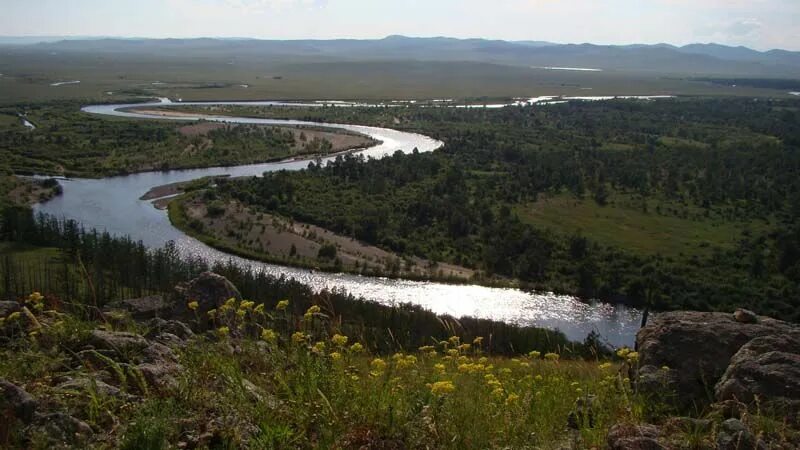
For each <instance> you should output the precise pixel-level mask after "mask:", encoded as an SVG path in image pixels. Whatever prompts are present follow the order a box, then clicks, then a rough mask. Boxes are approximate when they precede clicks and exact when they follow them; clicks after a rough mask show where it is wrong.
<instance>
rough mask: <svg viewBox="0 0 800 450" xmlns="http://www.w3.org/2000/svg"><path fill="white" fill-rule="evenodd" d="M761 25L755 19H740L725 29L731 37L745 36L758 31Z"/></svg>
mask: <svg viewBox="0 0 800 450" xmlns="http://www.w3.org/2000/svg"><path fill="white" fill-rule="evenodd" d="M762 26H763V25H762V24H761V22H760V21H758V20H757V19H741V20H737V21H735V22H733V23H732V24H730V25H728V27H727V28H726V30H725V31H727V33H728V34H729V35H730V36H732V37H746V36H751V35H753V34H755V33H758V31H759V30H761V27H762Z"/></svg>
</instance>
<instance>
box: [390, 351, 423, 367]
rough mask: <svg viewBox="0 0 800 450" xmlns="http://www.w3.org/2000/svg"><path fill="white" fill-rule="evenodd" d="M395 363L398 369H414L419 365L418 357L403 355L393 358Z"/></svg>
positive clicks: (396, 355) (398, 354)
mask: <svg viewBox="0 0 800 450" xmlns="http://www.w3.org/2000/svg"><path fill="white" fill-rule="evenodd" d="M392 359H393V360H394V363H395V364H396V365H397V368H398V369H408V368H410V367H414V366H416V365H417V357H416V356H414V355H403V354H402V353H396V354H395V355H394V356H392Z"/></svg>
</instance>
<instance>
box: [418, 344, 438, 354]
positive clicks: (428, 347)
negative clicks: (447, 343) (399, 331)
mask: <svg viewBox="0 0 800 450" xmlns="http://www.w3.org/2000/svg"><path fill="white" fill-rule="evenodd" d="M417 350H419V351H420V352H423V353H429V352H431V351H436V349H434V348H433V346H432V345H423V346H422V347H420V348H418V349H417Z"/></svg>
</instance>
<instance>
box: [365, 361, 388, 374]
mask: <svg viewBox="0 0 800 450" xmlns="http://www.w3.org/2000/svg"><path fill="white" fill-rule="evenodd" d="M369 365H370V366H372V368H373V369H375V370H376V371H378V372H383V371H384V370H386V361H384V360H382V359H380V358H375V359H373V360H372V362H371V363H370V364H369Z"/></svg>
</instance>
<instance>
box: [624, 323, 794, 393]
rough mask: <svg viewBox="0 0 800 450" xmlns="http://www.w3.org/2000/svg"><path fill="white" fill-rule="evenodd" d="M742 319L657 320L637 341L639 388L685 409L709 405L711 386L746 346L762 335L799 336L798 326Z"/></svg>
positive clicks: (639, 334)
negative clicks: (668, 396) (667, 395)
mask: <svg viewBox="0 0 800 450" xmlns="http://www.w3.org/2000/svg"><path fill="white" fill-rule="evenodd" d="M737 316H738V317H739V320H737ZM745 316H746V314H745ZM742 317H743V316H742V315H741V314H739V315H734V314H727V313H704V312H694V311H678V312H668V313H662V314H659V315H658V316H656V317H655V318H654V319H653V320H651V322H650V324H649V325H648V326H646V327H645V328H642V329H641V330H640V331H639V333H638V334H637V337H636V343H637V349H638V352H639V361H640V368H639V373H638V375H639V381H638V386H639V388H640V389H641V390H642V391H643V392H645V393H651V394H653V395H655V396H659V397H663V396H664V395H665V392H672V393H673V394H674V399H673V400H674V401H675V402H676V403H677V406H679V407H683V408H692V407H694V406H697V405H702V404H709V403H711V402H713V401H714V400H715V399H714V392H715V390H714V387H715V385H716V384H717V383H718V382H719V381H720V379H721V378H722V377H723V375H724V374H725V372H726V370H727V369H728V366H729V365H730V363H731V359H732V358H733V357H734V355H736V353H737V352H739V350H740V349H741V348H742V347H743V346H744V345H745V344H747V343H749V342H750V341H752V340H754V339H756V338H760V337H765V336H780V335H786V334H793V333H800V327H798V326H797V325H794V324H790V323H787V322H782V321H780V320H775V319H771V318H769V317H757V318H756V320H755V321H753V320H752V319H751V318H746V319H744V321H740V320H743V319H742ZM768 361H771V360H770V359H768V358H765V359H764V360H763V362H768ZM766 370H768V369H766Z"/></svg>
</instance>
